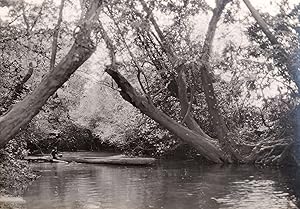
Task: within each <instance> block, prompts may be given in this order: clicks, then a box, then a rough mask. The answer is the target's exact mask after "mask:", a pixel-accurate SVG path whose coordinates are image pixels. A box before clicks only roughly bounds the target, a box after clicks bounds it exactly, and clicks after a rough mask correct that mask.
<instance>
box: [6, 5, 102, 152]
mask: <svg viewBox="0 0 300 209" xmlns="http://www.w3.org/2000/svg"><path fill="white" fill-rule="evenodd" d="M101 3H102V2H98V1H91V2H89V4H87V6H88V7H87V9H86V11H85V12H84V11H83V13H82V14H83V15H82V19H81V21H80V25H79V26H78V27H77V29H78V31H76V34H75V41H74V44H73V46H72V47H71V49H70V51H69V52H68V54H67V55H66V56H65V57H64V58H63V59H62V60H61V61H60V62H59V63H58V64H57V66H56V67H55V68H54V69H53V70H52V71H51V72H49V73H48V74H47V75H46V76H45V77H44V78H43V80H42V81H41V83H40V84H39V86H38V87H37V88H36V89H35V90H34V91H33V92H32V93H31V94H30V95H28V96H27V97H26V98H25V99H23V100H22V101H21V102H19V103H18V104H16V105H15V106H14V107H13V108H12V109H11V110H10V111H9V112H8V113H7V114H5V115H3V116H1V118H0V147H3V146H4V145H5V144H6V142H7V141H8V140H10V139H12V138H13V137H14V136H15V135H16V133H17V132H18V131H19V129H20V128H21V127H23V126H24V125H26V124H27V123H29V122H30V120H31V119H32V118H33V117H34V116H35V115H36V114H37V113H38V112H39V110H40V109H41V108H42V106H43V105H44V104H45V103H46V101H47V99H48V98H49V97H50V96H51V95H52V94H54V92H55V91H56V90H57V89H58V88H59V87H60V86H62V84H63V83H64V82H66V81H67V80H68V78H69V77H70V76H71V75H72V73H74V72H75V70H76V69H77V68H79V67H80V66H81V65H82V64H83V63H84V62H85V61H86V60H87V59H88V58H89V57H90V56H91V55H92V53H93V52H94V51H95V49H96V46H95V43H94V41H93V40H92V38H91V33H92V31H93V24H94V20H95V19H96V18H97V15H98V12H99V7H100V5H101Z"/></svg>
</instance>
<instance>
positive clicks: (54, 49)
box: [50, 0, 65, 71]
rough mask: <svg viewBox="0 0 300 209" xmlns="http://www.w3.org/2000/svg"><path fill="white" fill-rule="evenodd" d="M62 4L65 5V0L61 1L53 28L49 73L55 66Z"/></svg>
mask: <svg viewBox="0 0 300 209" xmlns="http://www.w3.org/2000/svg"><path fill="white" fill-rule="evenodd" d="M64 3H65V0H61V2H60V7H59V15H58V20H57V24H56V26H55V28H54V33H53V41H52V52H51V58H50V71H52V70H53V68H54V66H55V58H56V53H57V39H58V34H59V29H60V25H61V22H62V15H63V8H64Z"/></svg>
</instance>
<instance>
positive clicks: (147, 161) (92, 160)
mask: <svg viewBox="0 0 300 209" xmlns="http://www.w3.org/2000/svg"><path fill="white" fill-rule="evenodd" d="M60 159H62V160H64V161H67V162H77V163H89V164H111V165H139V166H142V165H153V164H154V163H155V161H156V159H155V158H144V157H132V158H131V157H127V156H125V155H115V156H109V157H84V158H76V157H62V158H60Z"/></svg>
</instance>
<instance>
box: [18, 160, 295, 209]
mask: <svg viewBox="0 0 300 209" xmlns="http://www.w3.org/2000/svg"><path fill="white" fill-rule="evenodd" d="M35 169H37V170H39V171H41V177H40V178H39V179H38V180H37V181H35V182H34V183H33V184H32V185H31V186H30V187H29V189H28V191H27V192H26V193H25V197H24V198H25V200H26V202H27V207H28V208H30V209H37V208H45V209H52V208H57V209H64V208H70V209H71V208H72V209H74V208H78V209H81V208H90V209H92V208H103V209H146V208H156V209H157V208H165V209H177V208H178V209H179V208H180V209H185V208H187V209H193V208H203V209H214V208H251V209H253V208H275V209H276V208H284V209H286V208H297V205H298V206H299V205H300V204H299V197H300V180H299V178H300V176H299V172H300V171H299V170H298V169H295V168H285V169H275V168H257V167H251V166H219V165H213V166H212V165H210V166H208V165H206V166H203V165H200V164H198V163H196V162H182V161H173V162H161V163H160V164H159V165H158V166H155V167H124V166H102V165H87V164H73V163H71V164H37V165H35Z"/></svg>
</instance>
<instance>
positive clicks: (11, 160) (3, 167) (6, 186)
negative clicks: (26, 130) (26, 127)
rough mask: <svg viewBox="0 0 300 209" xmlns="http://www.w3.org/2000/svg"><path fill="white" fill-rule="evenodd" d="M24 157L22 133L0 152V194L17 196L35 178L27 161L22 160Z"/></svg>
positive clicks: (24, 148)
mask: <svg viewBox="0 0 300 209" xmlns="http://www.w3.org/2000/svg"><path fill="white" fill-rule="evenodd" d="M26 155H27V150H26V142H25V138H24V135H23V134H22V133H21V134H19V135H18V136H17V137H16V138H15V139H14V140H11V141H10V142H9V143H8V144H7V145H6V147H5V149H1V150H0V162H1V163H0V173H1V175H0V193H7V194H13V195H19V194H21V193H22V192H24V190H25V189H26V188H27V186H28V185H29V184H30V182H31V181H32V180H34V179H35V178H36V174H34V173H33V171H32V170H31V169H30V167H29V166H28V163H27V161H24V160H23V157H24V156H26Z"/></svg>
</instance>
